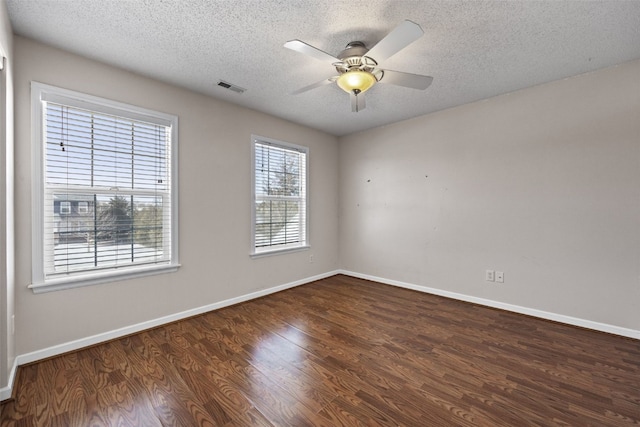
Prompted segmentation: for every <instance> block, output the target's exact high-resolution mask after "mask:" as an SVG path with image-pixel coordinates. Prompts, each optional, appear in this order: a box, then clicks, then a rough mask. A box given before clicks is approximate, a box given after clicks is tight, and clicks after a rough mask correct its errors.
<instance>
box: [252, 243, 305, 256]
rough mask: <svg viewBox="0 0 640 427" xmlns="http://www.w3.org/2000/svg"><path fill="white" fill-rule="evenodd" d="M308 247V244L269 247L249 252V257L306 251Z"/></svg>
mask: <svg viewBox="0 0 640 427" xmlns="http://www.w3.org/2000/svg"><path fill="white" fill-rule="evenodd" d="M309 249H311V246H310V245H304V246H294V247H288V248H281V249H270V250H265V251H262V252H253V253H251V254H249V256H250V257H251V258H263V257H267V256H272V255H282V254H286V253H292V252H300V251H306V250H309Z"/></svg>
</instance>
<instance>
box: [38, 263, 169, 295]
mask: <svg viewBox="0 0 640 427" xmlns="http://www.w3.org/2000/svg"><path fill="white" fill-rule="evenodd" d="M178 268H180V264H169V265H163V266H153V267H146V268H137V269H135V270H127V271H121V272H118V271H116V272H113V271H109V272H103V273H94V274H86V275H83V276H82V277H73V278H69V277H63V278H57V279H51V280H47V281H46V282H43V283H32V284H30V285H29V286H28V288H29V289H31V290H32V291H33V293H34V294H40V293H44V292H53V291H61V290H63V289H73V288H80V287H83V286H91V285H98V284H101V283H109V282H118V281H122V280H128V279H134V278H138V277H145V276H153V275H156V274H164V273H173V272H176V271H178Z"/></svg>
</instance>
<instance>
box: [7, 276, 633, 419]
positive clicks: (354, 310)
mask: <svg viewBox="0 0 640 427" xmlns="http://www.w3.org/2000/svg"><path fill="white" fill-rule="evenodd" d="M14 396H15V398H14V399H11V400H8V401H5V402H2V404H1V406H0V408H1V410H2V413H1V414H0V426H2V427H5V426H7V427H8V426H56V425H64V426H138V425H140V426H224V427H231V426H263V427H267V426H269V427H273V426H295V427H301V426H398V425H402V426H417V427H418V426H449V425H451V426H463V427H466V426H491V427H494V426H545V427H546V426H582V425H585V426H586V425H592V426H624V425H640V341H638V340H632V339H628V338H624V337H619V336H614V335H609V334H605V333H599V332H595V331H589V330H586V329H581V328H576V327H572V326H567V325H563V324H559V323H554V322H549V321H545V320H540V319H535V318H531V317H527V316H523V315H518V314H514V313H508V312H505V311H501V310H496V309H491V308H486V307H482V306H478V305H474V304H469V303H464V302H460V301H455V300H450V299H447V298H443V297H438V296H434V295H428V294H424V293H419V292H415V291H411V290H407V289H400V288H394V287H390V286H386V285H382V284H379V283H375V282H370V281H366V280H362V279H356V278H352V277H347V276H340V275H338V276H334V277H331V278H328V279H323V280H319V281H316V282H313V283H310V284H307V285H304V286H299V287H296V288H293V289H289V290H286V291H283V292H279V293H277V294H273V295H269V296H266V297H263V298H259V299H256V300H253V301H248V302H245V303H242V304H239V305H236V306H232V307H227V308H224V309H221V310H217V311H214V312H210V313H206V314H203V315H200V316H196V317H193V318H190V319H186V320H184V321H179V322H175V323H171V324H168V325H165V326H161V327H158V328H154V329H151V330H148V331H143V332H141V333H138V334H135V335H131V336H128V337H124V338H121V339H117V340H113V341H111V342H108V343H104V344H101V345H97V346H94V347H90V348H86V349H82V350H79V351H76V352H72V353H69V354H65V355H61V356H59V357H55V358H51V359H48V360H43V361H41V362H38V363H34V364H32V365H28V366H23V367H20V369H19V371H18V375H17V378H16V383H15V394H14Z"/></svg>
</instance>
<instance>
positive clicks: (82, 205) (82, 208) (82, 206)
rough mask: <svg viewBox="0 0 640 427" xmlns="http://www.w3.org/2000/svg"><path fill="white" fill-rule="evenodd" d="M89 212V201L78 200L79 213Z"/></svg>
mask: <svg viewBox="0 0 640 427" xmlns="http://www.w3.org/2000/svg"><path fill="white" fill-rule="evenodd" d="M88 212H89V202H78V213H79V214H86V213H88Z"/></svg>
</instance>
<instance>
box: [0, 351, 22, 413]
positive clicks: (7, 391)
mask: <svg viewBox="0 0 640 427" xmlns="http://www.w3.org/2000/svg"><path fill="white" fill-rule="evenodd" d="M17 372H18V359H17V358H16V359H13V366H12V367H11V372H9V379H8V381H7V385H6V386H3V387H2V388H0V402H2V401H3V400H7V399H11V396H12V393H13V383H14V381H15V379H16V373H17Z"/></svg>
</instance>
